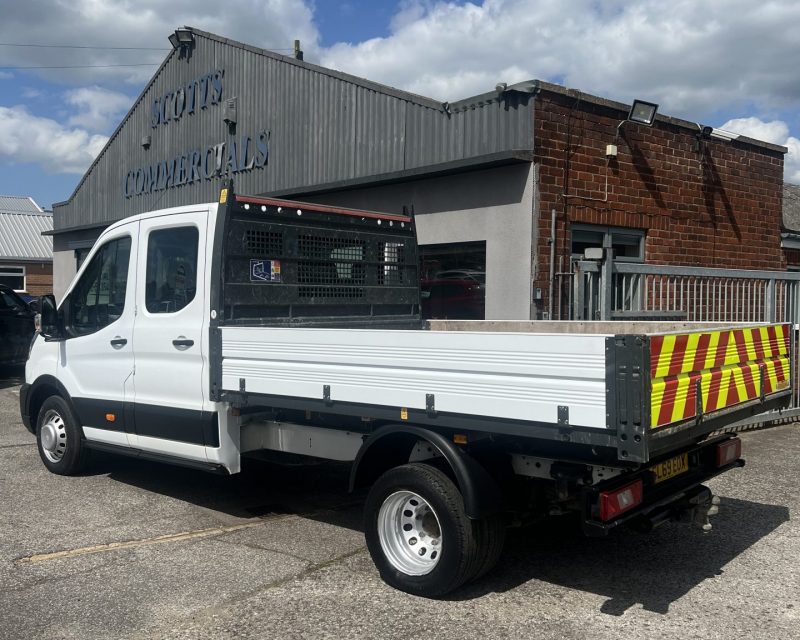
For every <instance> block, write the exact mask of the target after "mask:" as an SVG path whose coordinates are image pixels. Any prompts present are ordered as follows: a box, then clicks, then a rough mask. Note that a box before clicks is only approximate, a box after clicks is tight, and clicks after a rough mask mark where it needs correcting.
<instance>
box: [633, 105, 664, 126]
mask: <svg viewBox="0 0 800 640" xmlns="http://www.w3.org/2000/svg"><path fill="white" fill-rule="evenodd" d="M656 111H658V105H657V104H654V103H652V102H645V101H644V100H634V101H633V105H632V106H631V112H630V113H629V114H628V120H630V121H631V122H638V123H639V124H644V125H647V126H648V127H649V126H651V125H652V124H653V122H655V119H656Z"/></svg>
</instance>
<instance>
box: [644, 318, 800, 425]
mask: <svg viewBox="0 0 800 640" xmlns="http://www.w3.org/2000/svg"><path fill="white" fill-rule="evenodd" d="M790 326H791V325H788V324H774V325H767V326H761V327H748V328H744V329H722V330H719V331H698V332H692V333H684V334H669V335H663V336H652V337H651V338H650V425H651V428H653V429H655V428H656V427H663V426H665V425H668V424H672V423H673V422H680V421H683V420H688V419H690V418H695V417H697V415H698V412H702V414H706V413H711V412H713V411H718V410H719V409H725V408H726V407H731V406H733V405H736V404H740V403H742V402H747V401H748V400H755V399H757V398H759V397H761V395H762V389H761V385H762V380H763V385H764V390H763V391H764V395H768V394H770V393H775V392H777V391H782V390H784V389H788V388H789V371H790V367H789V339H790V335H791V334H790ZM698 394H699V398H698Z"/></svg>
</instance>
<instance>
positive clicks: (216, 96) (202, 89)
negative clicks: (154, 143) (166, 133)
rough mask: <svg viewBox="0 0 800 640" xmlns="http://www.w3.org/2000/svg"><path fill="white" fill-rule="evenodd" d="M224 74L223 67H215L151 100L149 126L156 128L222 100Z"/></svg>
mask: <svg viewBox="0 0 800 640" xmlns="http://www.w3.org/2000/svg"><path fill="white" fill-rule="evenodd" d="M224 75H225V70H224V69H217V70H216V71H212V72H211V73H206V74H203V75H202V76H200V77H199V78H195V79H194V80H191V81H189V82H187V83H186V86H180V87H178V88H177V89H175V90H174V91H168V92H167V93H165V94H164V95H163V96H159V97H158V98H156V99H155V100H153V104H152V105H150V126H151V127H153V129H156V128H158V126H159V125H161V124H167V123H168V122H169V121H170V120H173V121H175V120H180V119H181V117H182V116H183V115H184V114H186V115H191V114H193V113H194V112H195V110H198V109H205V108H206V107H207V106H208V105H215V104H219V103H220V102H221V101H222V77H223V76H224Z"/></svg>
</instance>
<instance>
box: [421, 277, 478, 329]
mask: <svg viewBox="0 0 800 640" xmlns="http://www.w3.org/2000/svg"><path fill="white" fill-rule="evenodd" d="M420 288H421V291H420V294H421V304H422V317H423V318H425V319H426V320H428V319H430V318H439V319H445V318H448V319H451V320H483V318H484V315H485V307H486V287H485V286H484V285H483V284H482V283H481V282H479V281H477V280H469V279H465V280H456V279H449V278H445V279H437V280H423V281H422V283H421V287H420Z"/></svg>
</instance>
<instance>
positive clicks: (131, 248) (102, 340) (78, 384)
mask: <svg viewBox="0 0 800 640" xmlns="http://www.w3.org/2000/svg"><path fill="white" fill-rule="evenodd" d="M136 226H137V223H135V222H134V223H130V224H126V225H123V226H121V227H119V228H118V229H115V230H114V231H113V232H112V233H111V234H109V235H107V236H105V237H104V238H103V239H102V240H101V244H99V246H98V248H97V249H96V250H95V251H93V253H92V256H91V257H90V258H89V261H88V263H87V264H86V266H85V268H84V269H83V270H82V271H81V273H80V275H79V277H78V279H77V280H76V281H75V283H74V284H73V286H72V287H71V289H70V290H69V292H68V293H67V295H66V296H65V298H64V300H63V301H62V303H61V309H62V312H63V316H64V326H65V332H66V336H65V339H64V340H63V341H62V342H59V354H58V373H57V375H58V378H59V380H60V381H61V382H62V383H63V384H64V386H65V387H66V389H67V391H68V392H69V395H70V398H71V399H72V402H73V404H74V406H75V409H76V410H77V413H78V417H79V419H80V422H81V425H82V426H83V431H84V435H85V437H86V438H87V439H89V440H99V441H102V442H106V443H109V444H116V445H121V446H127V445H128V437H127V433H126V428H128V429H129V428H130V425H129V424H126V419H125V418H126V415H125V410H124V406H125V400H126V395H127V398H128V399H131V398H132V387H131V384H132V378H133V322H134V300H135V289H136V260H135V258H136V243H137V240H136V233H135V232H136Z"/></svg>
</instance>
